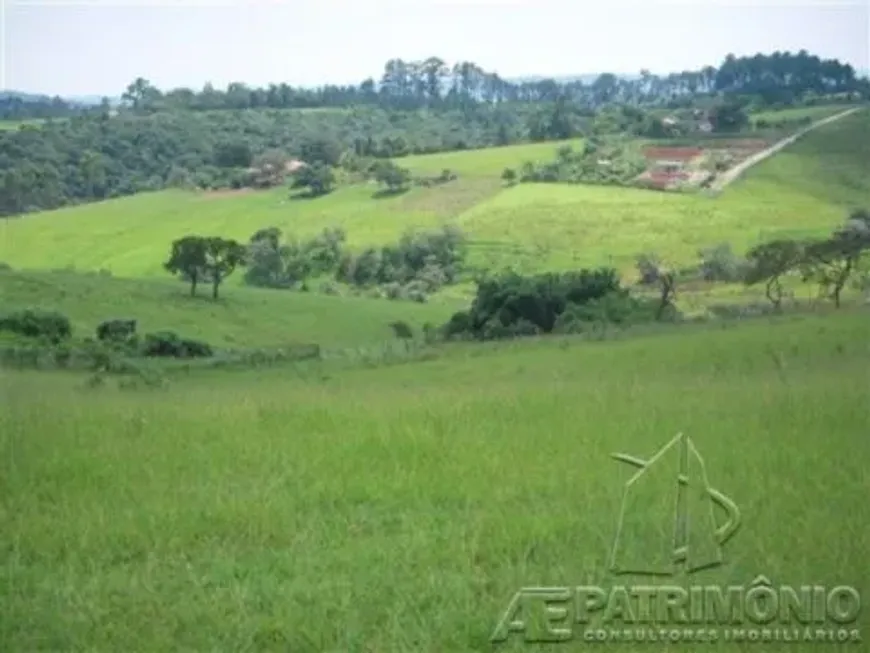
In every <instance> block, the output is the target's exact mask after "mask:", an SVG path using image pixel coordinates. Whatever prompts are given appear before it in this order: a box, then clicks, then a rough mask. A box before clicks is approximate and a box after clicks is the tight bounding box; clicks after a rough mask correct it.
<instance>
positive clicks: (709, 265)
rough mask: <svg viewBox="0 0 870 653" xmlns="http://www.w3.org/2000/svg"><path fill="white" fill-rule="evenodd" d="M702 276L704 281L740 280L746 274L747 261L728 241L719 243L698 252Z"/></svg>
mask: <svg viewBox="0 0 870 653" xmlns="http://www.w3.org/2000/svg"><path fill="white" fill-rule="evenodd" d="M698 257H699V258H700V259H701V264H700V268H699V272H700V276H701V278H702V279H703V280H704V281H723V282H729V283H733V282H738V281H740V280H742V279H743V277H744V275H745V268H746V261H745V260H744V259H741V258H740V257H739V256H737V255H736V254H735V253H734V252H733V251H732V249H731V245H730V244H728V243H719V244H718V245H715V246H713V247H706V248H704V249H702V250H701V251H699V252H698Z"/></svg>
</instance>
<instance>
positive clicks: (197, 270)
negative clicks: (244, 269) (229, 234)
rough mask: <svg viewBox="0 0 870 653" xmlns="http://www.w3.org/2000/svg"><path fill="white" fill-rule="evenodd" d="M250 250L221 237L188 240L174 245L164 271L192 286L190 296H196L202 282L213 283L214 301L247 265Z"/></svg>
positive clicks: (164, 265)
mask: <svg viewBox="0 0 870 653" xmlns="http://www.w3.org/2000/svg"><path fill="white" fill-rule="evenodd" d="M245 256H246V248H245V246H244V245H242V244H241V243H239V242H237V241H235V240H232V239H226V238H221V237H217V236H211V237H204V236H185V237H183V238H179V239H178V240H176V241H174V242H173V243H172V249H171V251H170V253H169V260H167V261H166V263H164V264H163V267H164V268H165V269H166V270H167V271H168V272H170V273H172V274H177V275H179V276H181V278H182V279H185V280H186V281H189V282H190V294H191V296H194V295H196V286H197V284H198V283H200V282H209V283H211V286H212V297H213V298H214V299H217V298H218V289H219V287H220V285H221V283H223V281H224V280H225V279H226V278H227V277H228V276H230V275H231V274H232V273H233V272H234V271H235V270H236V268H238V267H239V266H241V265H244V264H245Z"/></svg>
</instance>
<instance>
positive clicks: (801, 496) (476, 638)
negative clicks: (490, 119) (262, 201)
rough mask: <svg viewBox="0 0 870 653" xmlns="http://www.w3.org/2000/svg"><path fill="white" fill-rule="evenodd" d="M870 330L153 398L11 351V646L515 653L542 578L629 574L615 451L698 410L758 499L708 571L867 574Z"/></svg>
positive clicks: (745, 338)
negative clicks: (618, 551)
mask: <svg viewBox="0 0 870 653" xmlns="http://www.w3.org/2000/svg"><path fill="white" fill-rule="evenodd" d="M866 327H867V314H866V312H863V313H860V312H856V313H853V314H846V315H842V316H836V317H831V316H829V317H826V318H818V317H799V318H783V319H781V320H778V321H767V320H764V321H760V322H758V323H752V324H747V325H743V326H739V327H737V328H727V329H712V328H706V329H700V330H698V331H691V330H686V331H684V330H680V331H679V333H678V334H673V335H667V334H662V335H657V336H654V337H649V338H641V339H637V340H624V341H615V342H601V343H582V344H574V341H572V340H570V339H561V340H549V341H548V340H546V339H542V340H539V341H531V342H527V343H522V344H516V343H514V344H507V345H492V346H484V347H470V346H469V347H458V348H456V349H454V350H452V353H451V354H450V355H449V356H447V357H446V358H443V359H439V360H434V361H428V362H423V363H417V364H412V365H403V366H396V367H388V368H384V369H358V370H348V371H344V372H343V373H340V374H332V375H329V374H326V373H324V375H323V376H322V377H320V378H317V377H315V376H309V378H308V379H306V380H301V379H298V378H291V377H289V376H288V375H287V374H286V372H285V371H284V370H282V369H280V368H276V369H272V370H267V371H257V372H256V373H244V372H242V373H236V374H218V373H214V374H213V375H205V376H196V377H191V378H189V379H187V380H182V381H180V382H177V383H175V382H174V383H173V385H172V386H171V387H170V389H169V390H168V391H166V390H160V391H143V392H134V393H129V392H127V393H125V392H119V391H117V390H116V389H114V388H107V389H99V388H98V389H88V388H86V387H83V386H82V385H81V379H80V378H79V377H76V376H73V375H69V374H56V375H55V374H47V373H43V374H40V373H21V372H19V373H14V374H6V375H5V376H4V378H3V384H4V388H5V390H4V392H5V395H6V402H5V406H4V410H3V411H2V413H0V460H2V463H0V464H2V471H0V496H2V513H0V514H2V528H0V533H2V534H0V544H2V551H3V565H2V567H0V602H2V605H3V606H4V607H3V611H2V612H3V618H2V620H0V644H2V648H3V650H8V651H16V650H28V651H30V650H37V649H40V650H80V649H89V650H130V651H135V650H142V651H146V650H147V651H155V650H180V649H192V650H218V649H219V650H227V651H240V650H290V651H294V652H295V651H329V650H332V651H415V652H418V651H426V652H432V653H436V652H438V653H441V652H452V651H489V650H492V645H491V644H490V643H489V641H488V638H489V635H490V634H491V632H492V630H493V628H494V627H495V624H496V621H497V620H498V619H499V617H500V616H501V614H502V612H503V610H504V609H505V608H506V607H507V603H508V601H509V599H510V598H511V596H512V595H513V593H514V592H515V591H516V590H518V589H519V588H521V587H524V586H534V585H545V586H546V585H551V586H552V585H555V586H561V585H578V584H584V583H596V582H601V583H604V584H610V583H611V582H612V578H610V577H609V576H608V573H607V563H608V554H609V552H610V547H611V545H612V541H613V536H614V534H615V527H616V520H617V516H618V512H619V506H620V500H621V493H622V490H623V484H624V483H625V481H626V480H627V479H628V477H629V475H630V474H631V473H632V470H631V469H630V468H628V467H627V466H625V465H622V464H620V463H617V462H616V461H613V460H612V459H611V458H610V454H611V453H614V452H623V453H628V454H632V455H635V456H638V457H641V458H648V457H649V456H651V455H652V454H653V453H655V452H656V451H657V450H658V449H659V448H660V447H661V446H662V445H664V444H665V443H666V442H667V441H668V440H670V439H671V438H672V437H673V435H674V434H675V433H676V432H678V431H682V432H684V433H687V434H689V435H691V437H692V438H693V439H694V441H695V443H696V444H697V446H698V448H699V450H700V452H701V455H702V456H703V457H704V460H705V462H706V464H707V474H708V477H709V481H710V483H711V485H712V486H713V487H715V488H717V489H719V490H721V491H722V492H724V493H726V494H727V495H729V496H730V497H731V498H732V499H733V500H734V501H735V502H736V503H737V505H738V506H739V508H740V510H741V513H742V518H743V526H742V530H741V531H740V532H739V533H738V534H737V536H736V537H735V538H734V539H733V540H731V541H730V542H729V543H728V544H727V546H726V551H725V556H726V564H725V566H724V567H722V568H720V569H718V570H712V571H709V572H703V573H701V574H700V576H699V578H698V580H697V582H699V583H705V582H715V583H745V584H748V583H749V582H750V581H751V580H752V579H753V578H755V576H757V575H758V574H765V575H766V576H768V577H769V578H770V579H771V580H772V581H773V582H774V583H776V584H780V583H782V584H785V583H792V584H802V583H819V584H826V585H828V586H829V587H830V586H832V585H834V584H840V583H843V584H850V585H853V586H855V587H858V588H859V589H861V590H863V592H864V595H865V597H866V596H867V595H868V591H870V578H868V567H867V551H868V550H870V535H868V530H870V529H868V524H870V504H868V502H867V488H868V475H867V462H868V454H870V439H868V430H867V429H868V425H870V407H868V403H867V387H868V385H867V384H868V370H870V348H868V341H867V339H866ZM647 518H648V519H649V521H650V524H653V525H654V524H663V525H666V524H669V523H670V521H669V520H670V519H671V515H669V514H668V513H667V511H658V512H651V513H650V514H648V515H647ZM636 544H637V545H639V546H644V545H647V544H648V545H650V546H652V545H653V544H654V543H653V542H649V543H645V542H638V543H636ZM640 582H643V581H642V580H641V581H640ZM861 618H862V620H863V625H864V626H865V630H864V637H865V640H866V638H867V637H868V636H870V632H867V628H866V626H867V618H866V609H865V614H864V615H862V617H861ZM579 646H581V647H583V646H585V645H584V644H582V643H580V644H579ZM648 646H649V645H648ZM761 646H762V648H764V650H767V649H766V648H765V647H764V645H761ZM819 646H820V645H808V644H792V645H790V646H789V647H788V649H789V650H790V651H808V650H817V649H818V648H819ZM562 648H564V649H565V650H571V647H564V646H563V647H562ZM652 648H654V649H655V650H673V648H675V647H674V646H670V647H669V646H668V645H664V644H662V645H660V647H658V646H653V647H652ZM678 648H679V650H696V648H698V645H684V646H680V647H678ZM704 648H705V649H706V648H709V649H715V650H719V649H720V647H718V646H715V645H709V644H708V645H704ZM722 648H725V649H727V650H740V649H739V646H737V645H731V648H729V647H728V646H723V647H722ZM745 648H746V649H747V650H761V649H759V646H758V645H754V646H753V645H746V646H745ZM821 648H822V649H823V650H828V649H833V648H834V647H833V646H830V645H828V646H823V645H822V646H821ZM858 648H859V647H853V649H854V650H858ZM497 650H499V649H497ZM501 650H535V649H534V648H533V647H530V646H527V645H523V644H522V642H513V643H510V642H509V643H508V644H506V645H504V646H503V647H501ZM607 650H625V651H628V650H635V649H632V648H631V647H630V646H628V647H626V646H622V647H619V646H616V647H609V648H608V649H607ZM651 650H652V649H651Z"/></svg>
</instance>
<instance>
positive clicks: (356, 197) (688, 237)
mask: <svg viewBox="0 0 870 653" xmlns="http://www.w3.org/2000/svg"><path fill="white" fill-rule="evenodd" d="M868 140H870V112H868V111H863V112H861V113H858V114H856V115H853V116H850V117H848V118H845V119H843V120H841V121H839V122H836V123H833V124H831V125H827V126H825V127H822V128H820V129H818V130H816V131H813V132H811V133H810V134H808V135H807V136H806V137H805V138H803V139H801V140H800V141H798V143H796V144H794V145H793V146H791V147H789V148H787V149H786V150H784V151H783V152H782V153H780V154H778V155H777V156H775V157H773V158H771V159H769V160H767V161H765V162H764V163H762V164H760V165H758V166H756V167H755V168H753V169H751V170H750V171H749V172H748V173H747V174H746V175H745V177H744V178H742V179H741V180H740V181H738V182H737V183H735V184H734V185H733V186H731V187H729V188H728V189H727V190H726V191H725V192H724V193H723V194H722V195H721V196H719V197H718V198H715V199H713V198H709V197H704V196H701V195H688V194H686V195H677V194H666V193H658V192H655V191H644V190H637V189H620V188H607V187H595V186H564V185H520V186H517V187H514V188H510V189H504V188H502V187H501V184H500V183H499V180H498V179H497V176H498V174H499V173H500V170H501V169H502V168H503V167H504V166H505V165H506V162H507V161H508V159H509V158H512V157H507V156H504V154H503V152H502V153H500V150H503V151H509V150H513V151H515V152H519V151H524V152H526V154H524V155H523V158H524V157H525V156H531V154H530V153H531V152H532V151H535V152H538V153H539V154H538V155H539V156H540V157H545V154H546V151H547V150H548V149H549V151H550V152H551V153H554V151H555V149H556V145H555V144H552V143H551V144H547V145H546V146H544V145H540V146H539V145H535V146H523V147H525V148H526V149H524V150H523V149H522V148H499V149H490V150H479V151H476V152H463V153H458V154H450V155H429V156H427V157H415V158H413V159H408V160H406V161H412V163H413V161H417V162H419V161H429V163H428V164H425V165H427V166H430V170H431V171H432V172H437V171H440V169H441V168H443V167H451V168H453V169H461V168H462V166H461V165H458V164H457V163H455V162H454V163H450V161H451V158H452V159H456V160H458V161H462V160H463V157H467V158H468V160H476V159H480V161H485V162H486V163H479V165H480V166H481V170H489V171H490V176H485V175H484V176H479V177H475V176H474V175H466V176H465V177H461V178H460V179H459V180H458V181H456V182H453V183H451V184H448V185H446V186H442V187H436V188H429V189H423V188H418V189H414V190H412V191H410V192H409V193H407V194H405V195H402V196H398V197H390V198H384V199H373V198H372V195H373V193H374V191H375V190H376V188H375V187H374V186H369V185H366V186H356V187H349V188H343V189H339V190H337V191H335V192H334V193H332V194H330V195H329V196H327V197H323V198H320V199H316V200H309V201H305V200H300V201H293V200H288V199H287V193H286V190H284V189H279V190H275V191H268V192H254V193H244V192H243V193H235V194H233V193H230V194H223V193H217V194H208V193H200V194H196V193H186V192H183V191H164V192H159V193H152V194H143V195H138V196H134V197H129V198H124V199H119V200H113V201H108V202H102V203H98V204H92V205H87V206H80V207H72V208H66V209H61V210H58V211H51V212H44V213H40V214H36V215H31V216H25V217H22V218H15V219H9V220H4V221H3V223H2V225H0V229H2V237H0V261H6V262H7V263H9V264H11V265H13V266H14V267H27V268H30V267H37V268H40V267H41V268H45V267H63V266H67V265H75V266H77V267H78V268H80V269H94V270H97V269H101V268H105V269H109V270H111V271H112V272H114V273H115V274H117V275H124V276H162V275H164V274H165V273H164V272H163V271H162V268H161V263H162V261H163V260H164V259H165V256H166V252H167V251H168V248H169V244H170V242H171V241H172V240H173V239H175V238H178V237H179V236H182V235H185V234H187V233H202V234H205V233H208V234H221V235H224V236H230V237H235V238H240V239H247V238H248V237H249V236H250V235H251V234H252V233H253V232H254V231H256V230H257V229H259V228H261V227H266V226H278V227H281V228H282V229H284V230H285V232H288V233H291V234H296V235H298V236H306V235H311V234H314V233H316V232H318V231H320V230H321V229H323V228H324V227H330V226H342V227H344V228H345V229H346V230H347V232H348V236H349V244H350V245H351V246H355V247H359V246H362V245H370V244H382V243H386V242H389V241H392V240H395V239H396V238H398V236H399V235H400V234H401V233H402V232H403V231H404V230H406V229H409V228H427V227H435V226H437V225H440V224H443V223H445V222H454V223H457V224H459V225H460V226H462V228H463V229H465V230H466V231H467V233H468V234H469V236H470V237H471V239H472V240H473V248H472V251H473V257H472V259H473V260H472V262H473V263H476V264H483V265H493V266H503V265H514V266H516V267H519V268H524V269H530V268H534V269H543V268H564V267H567V266H574V265H581V264H582V265H593V264H594V265H598V264H603V263H612V264H613V265H616V266H617V267H619V268H620V269H621V270H622V271H623V272H625V273H627V274H628V273H631V272H632V270H633V263H634V257H635V256H636V255H637V254H638V253H640V252H642V251H655V252H657V253H658V254H660V255H661V256H664V257H667V258H671V259H673V260H674V261H675V262H677V263H690V262H693V261H694V259H695V256H696V253H697V250H698V248H700V247H705V246H711V245H715V244H717V243H720V242H723V241H728V242H731V244H732V245H733V246H734V247H735V249H737V250H740V249H743V248H746V247H748V246H751V245H752V244H754V243H756V242H757V241H759V240H760V239H762V238H766V237H770V236H772V235H774V234H784V233H791V234H801V235H808V234H815V233H824V232H826V231H828V230H829V229H830V228H831V227H832V226H834V225H836V224H838V223H840V222H841V221H842V220H843V219H844V218H845V216H846V214H847V213H848V211H849V210H850V209H851V208H854V207H857V206H868V205H870V179H868V177H867V174H866V171H867V170H868V169H870V150H868V149H867V148H866V147H862V144H863V143H865V142H867V141H868ZM532 147H534V148H535V149H534V150H532V149H530V148H532ZM512 156H513V155H512ZM414 165H423V164H419V163H417V164H414ZM469 167H470V168H473V167H474V165H471V164H469ZM422 169H423V168H418V170H422Z"/></svg>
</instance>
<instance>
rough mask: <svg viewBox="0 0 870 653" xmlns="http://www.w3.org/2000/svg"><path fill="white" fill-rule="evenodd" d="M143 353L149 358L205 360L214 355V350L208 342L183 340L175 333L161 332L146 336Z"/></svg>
mask: <svg viewBox="0 0 870 653" xmlns="http://www.w3.org/2000/svg"><path fill="white" fill-rule="evenodd" d="M141 353H142V355H143V356H147V357H160V358H205V357H209V356H212V355H214V350H213V349H212V347H211V345H209V344H208V343H206V342H201V341H199V340H193V339H189V338H182V337H181V336H179V335H178V334H176V333H175V332H173V331H160V332H157V333H148V334H145V340H144V342H143V343H142V349H141Z"/></svg>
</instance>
